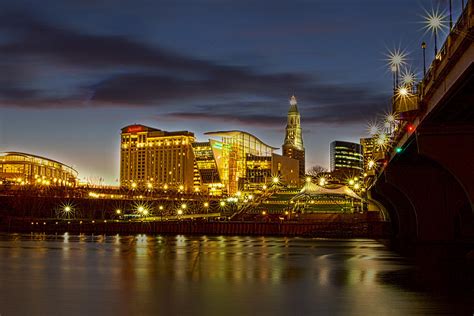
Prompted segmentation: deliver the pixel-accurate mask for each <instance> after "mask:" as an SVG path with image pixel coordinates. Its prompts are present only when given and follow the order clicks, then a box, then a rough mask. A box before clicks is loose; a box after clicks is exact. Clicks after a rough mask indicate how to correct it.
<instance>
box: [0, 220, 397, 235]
mask: <svg viewBox="0 0 474 316" xmlns="http://www.w3.org/2000/svg"><path fill="white" fill-rule="evenodd" d="M0 231H2V232H8V233H28V232H42V233H43V232H44V233H60V234H62V233H66V232H67V233H71V234H81V233H82V234H185V235H248V236H289V237H290V236H291V237H296V236H301V237H322V238H386V237H388V236H389V234H390V232H389V225H388V223H387V222H375V221H372V222H368V221H326V222H291V221H280V222H232V221H226V222H219V221H205V220H201V221H192V220H189V221H182V220H174V221H120V220H60V221H58V220H51V219H38V218H36V219H32V218H13V217H8V218H3V220H2V222H1V224H0Z"/></svg>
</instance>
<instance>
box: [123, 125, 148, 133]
mask: <svg viewBox="0 0 474 316" xmlns="http://www.w3.org/2000/svg"><path fill="white" fill-rule="evenodd" d="M144 130H145V129H144V128H143V126H140V125H134V126H130V127H129V128H127V133H138V132H143V131H144Z"/></svg>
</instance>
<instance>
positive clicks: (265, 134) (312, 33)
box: [0, 1, 441, 184]
mask: <svg viewBox="0 0 474 316" xmlns="http://www.w3.org/2000/svg"><path fill="white" fill-rule="evenodd" d="M403 3H406V4H408V3H410V4H411V2H408V1H404V2H401V3H396V4H395V3H384V4H374V3H372V2H370V1H362V2H358V3H352V2H348V1H341V2H338V3H323V2H318V1H316V2H307V1H297V2H296V3H294V2H292V3H289V2H285V1H277V2H272V9H271V10H268V8H267V7H266V6H265V5H264V4H258V5H255V4H252V3H250V2H246V1H241V2H239V3H235V2H232V1H224V2H220V3H217V2H215V1H197V2H194V3H193V4H190V3H187V2H175V3H173V4H170V3H167V4H166V6H165V5H163V3H161V2H156V3H153V4H150V3H147V4H145V3H142V5H136V4H135V3H132V2H127V1H124V2H123V3H122V6H121V7H120V8H119V7H117V6H114V5H113V4H112V3H111V2H109V1H104V2H82V3H72V2H68V3H64V2H60V1H45V2H42V4H41V5H39V4H37V3H35V2H34V1H17V2H15V3H14V4H2V12H4V13H3V14H2V18H1V19H0V21H1V22H0V28H1V30H2V32H1V34H0V57H2V58H1V62H0V67H1V69H2V73H4V74H6V76H2V79H1V81H0V83H1V87H0V111H1V113H2V115H1V119H0V151H24V152H28V153H33V154H38V155H42V156H46V157H50V158H52V159H55V160H59V161H62V162H64V163H66V164H70V165H72V166H74V167H75V168H76V169H77V170H78V171H79V173H80V176H81V178H83V177H93V176H94V177H102V178H104V179H105V180H106V183H109V184H117V182H116V181H115V180H116V179H117V178H118V172H119V167H118V166H119V162H118V161H117V158H116V157H118V152H119V146H120V145H119V140H118V135H119V133H120V129H121V128H122V127H124V126H127V125H130V124H134V123H138V124H144V125H148V126H152V127H156V128H159V129H163V130H183V129H186V130H189V131H192V132H194V133H195V134H196V136H197V140H198V141H200V140H206V139H207V138H206V137H204V135H203V134H204V132H206V131H209V130H225V129H240V130H245V131H248V132H250V133H252V134H255V135H258V136H259V137H260V138H261V139H262V140H264V141H265V142H267V143H269V144H271V145H273V146H276V147H280V146H279V145H280V144H281V143H282V141H283V139H284V131H285V121H286V111H287V107H288V101H287V100H288V99H289V97H290V96H291V95H292V94H293V93H295V94H296V96H297V97H298V101H299V110H300V112H301V119H302V128H303V134H304V138H305V147H306V151H307V159H306V164H307V167H308V168H309V167H311V166H312V165H315V164H320V165H323V166H325V167H328V164H329V143H330V142H331V141H333V140H346V141H356V142H358V140H359V138H360V137H363V136H366V122H367V121H368V120H369V119H371V118H373V117H375V116H376V115H378V114H382V113H383V112H385V111H386V110H387V109H389V106H390V94H391V87H392V81H391V74H390V73H389V72H387V71H386V67H385V66H386V65H385V63H386V60H385V56H384V54H385V52H386V50H387V49H391V48H394V47H399V46H401V47H402V48H403V49H405V48H406V49H407V51H410V52H411V54H410V56H409V57H410V63H411V64H413V67H414V68H416V69H417V70H418V72H419V71H420V69H421V49H420V48H419V44H420V43H421V41H423V40H424V41H426V42H427V43H428V46H429V47H430V45H431V46H432V43H431V38H430V36H429V34H424V31H423V30H422V27H420V26H419V22H420V21H421V20H422V18H421V17H420V16H421V15H422V14H423V13H424V11H423V9H424V8H426V9H429V8H431V7H432V6H433V5H437V4H439V3H438V2H436V3H432V1H420V2H419V3H417V4H414V5H413V4H412V5H411V6H412V7H413V8H414V10H406V6H404V5H403ZM351 8H353V9H354V10H350V9H351ZM356 8H357V9H359V10H356ZM360 8H363V10H362V11H363V12H362V13H363V14H362V13H361V10H360ZM389 12H390V14H388V13H389ZM104 13H107V15H106V18H104ZM157 14H158V17H159V18H157V16H156V15H157ZM242 16H245V17H246V21H247V22H245V23H242V21H241V17H242ZM366 16H371V18H370V19H367V18H366ZM84 17H85V18H84ZM374 20H375V21H374ZM379 20H380V21H384V23H382V24H380V23H378V25H379V27H377V28H376V29H374V28H373V27H372V25H373V23H374V22H376V21H379ZM355 21H357V22H356V23H355ZM417 29H419V32H415V31H414V30H417ZM191 30H193V31H194V32H197V33H198V35H199V36H195V35H194V34H193V32H192V31H191ZM395 30H396V34H400V35H398V36H402V38H400V40H397V39H396V40H393V34H392V33H393V32H394V31H395ZM374 38H375V40H374ZM386 39H387V40H386ZM440 42H441V41H440ZM322 43H324V44H322ZM430 52H431V50H430ZM431 57H432V56H431ZM428 58H429V59H428V60H431V59H430V56H429V54H428Z"/></svg>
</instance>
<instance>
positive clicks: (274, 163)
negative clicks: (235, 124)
mask: <svg viewBox="0 0 474 316" xmlns="http://www.w3.org/2000/svg"><path fill="white" fill-rule="evenodd" d="M206 135H210V136H218V137H221V139H222V140H221V141H220V142H219V141H216V140H210V147H211V148H212V153H213V155H214V161H215V165H216V167H217V171H218V174H219V179H220V181H221V184H222V186H223V187H224V189H225V190H226V191H227V192H228V193H229V194H233V193H235V192H237V191H238V190H254V189H257V188H258V189H261V187H262V185H263V184H265V183H268V182H270V181H271V179H272V177H274V176H278V177H280V178H281V180H282V182H284V183H285V184H287V185H296V184H297V181H298V178H299V177H298V162H297V161H296V160H294V159H291V158H288V157H282V156H280V155H276V154H274V153H273V151H274V150H276V149H277V148H275V147H272V146H269V145H267V144H265V143H264V142H262V141H261V140H260V139H258V138H257V137H255V136H254V135H252V134H249V133H247V132H243V131H237V130H233V131H218V132H209V133H206ZM201 174H202V173H201Z"/></svg>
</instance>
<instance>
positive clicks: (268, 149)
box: [204, 130, 278, 156]
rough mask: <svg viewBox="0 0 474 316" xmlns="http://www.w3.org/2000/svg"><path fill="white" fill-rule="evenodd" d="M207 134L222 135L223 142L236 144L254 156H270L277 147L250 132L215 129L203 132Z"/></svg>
mask: <svg viewBox="0 0 474 316" xmlns="http://www.w3.org/2000/svg"><path fill="white" fill-rule="evenodd" d="M204 134H205V135H209V136H217V137H222V142H223V143H224V144H231V145H237V146H238V147H239V148H240V149H241V150H242V151H243V152H244V153H245V154H251V155H255V156H271V155H272V153H273V151H275V150H277V149H278V148H277V147H273V146H270V145H267V144H265V143H264V142H263V141H261V140H260V139H259V138H258V137H257V136H255V135H252V134H250V133H247V132H244V131H239V130H231V131H217V132H207V133H204Z"/></svg>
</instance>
